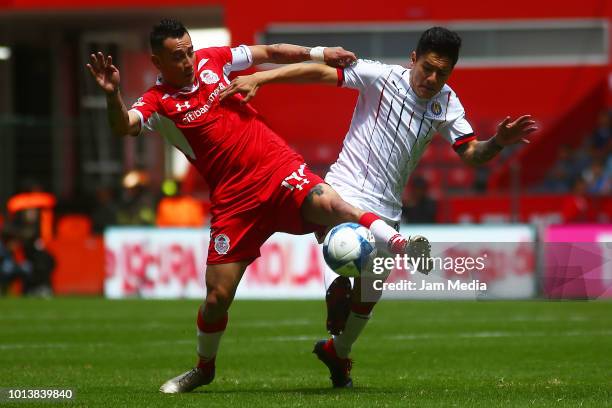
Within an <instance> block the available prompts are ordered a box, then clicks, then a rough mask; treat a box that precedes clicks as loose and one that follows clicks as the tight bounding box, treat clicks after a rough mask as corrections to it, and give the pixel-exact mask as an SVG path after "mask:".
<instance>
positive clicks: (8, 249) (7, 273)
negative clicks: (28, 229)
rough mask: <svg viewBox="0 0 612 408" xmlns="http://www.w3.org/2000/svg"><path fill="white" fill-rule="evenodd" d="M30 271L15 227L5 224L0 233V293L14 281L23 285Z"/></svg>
mask: <svg viewBox="0 0 612 408" xmlns="http://www.w3.org/2000/svg"><path fill="white" fill-rule="evenodd" d="M29 273H30V264H29V263H28V262H27V261H26V259H25V257H24V256H23V251H22V249H21V245H20V242H19V238H18V236H17V234H16V231H15V229H14V228H13V227H12V226H11V225H8V224H7V225H5V226H4V227H3V229H2V232H1V234H0V295H5V294H6V293H7V291H8V289H9V287H10V285H11V284H12V283H13V282H14V281H17V280H18V281H21V282H22V285H23V286H25V282H26V280H27V276H28V275H29Z"/></svg>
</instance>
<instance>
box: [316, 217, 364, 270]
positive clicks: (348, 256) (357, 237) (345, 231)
mask: <svg viewBox="0 0 612 408" xmlns="http://www.w3.org/2000/svg"><path fill="white" fill-rule="evenodd" d="M375 256H376V245H375V244H374V236H373V235H372V232H370V230H369V229H367V228H366V227H364V226H362V225H359V224H356V223H352V222H347V223H344V224H340V225H337V226H335V227H334V228H332V229H331V231H329V233H328V234H327V236H326V237H325V241H323V258H324V259H325V262H326V263H327V265H328V266H329V267H330V268H331V269H332V270H333V271H334V272H336V273H337V274H338V275H342V276H346V277H349V278H354V277H357V276H360V275H361V273H362V271H365V270H367V268H368V266H369V264H371V262H372V260H373V259H374V257H375Z"/></svg>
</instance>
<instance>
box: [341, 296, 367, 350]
mask: <svg viewBox="0 0 612 408" xmlns="http://www.w3.org/2000/svg"><path fill="white" fill-rule="evenodd" d="M373 307H374V303H366V304H361V303H360V304H353V305H352V307H351V312H350V313H349V316H348V319H347V320H346V325H345V326H344V331H343V332H342V333H341V334H339V335H337V336H334V348H335V349H336V355H337V356H338V357H340V358H348V356H349V353H350V352H351V347H352V346H353V343H355V341H357V338H358V337H359V335H360V334H361V332H362V331H363V329H364V328H365V326H366V324H367V323H368V321H369V320H370V317H371V316H372V308H373Z"/></svg>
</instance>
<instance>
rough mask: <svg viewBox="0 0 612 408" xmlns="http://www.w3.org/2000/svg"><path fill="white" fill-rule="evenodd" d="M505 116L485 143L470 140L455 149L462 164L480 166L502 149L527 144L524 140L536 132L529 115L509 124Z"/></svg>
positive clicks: (527, 141) (533, 122) (508, 118)
mask: <svg viewBox="0 0 612 408" xmlns="http://www.w3.org/2000/svg"><path fill="white" fill-rule="evenodd" d="M510 120H511V119H510V117H509V116H507V117H506V118H505V119H504V120H503V121H502V122H501V123H500V124H499V125H498V126H497V132H496V133H495V135H494V136H493V137H492V138H490V139H489V140H486V141H477V140H472V141H471V142H468V143H465V144H463V145H461V146H459V147H458V148H457V154H458V155H459V156H460V157H461V158H462V159H463V161H464V162H466V163H468V164H471V165H475V166H477V165H481V164H484V163H486V162H488V161H489V160H491V159H492V158H494V157H495V156H497V154H498V153H499V152H501V151H502V150H503V148H504V147H506V146H510V145H513V144H517V143H521V142H523V143H529V140H527V139H525V138H526V137H527V136H528V135H529V134H531V133H533V132H535V131H536V130H538V128H537V127H536V125H535V121H534V120H533V119H532V117H531V115H523V116H521V117H519V118H518V119H516V120H515V121H513V122H511V121H510Z"/></svg>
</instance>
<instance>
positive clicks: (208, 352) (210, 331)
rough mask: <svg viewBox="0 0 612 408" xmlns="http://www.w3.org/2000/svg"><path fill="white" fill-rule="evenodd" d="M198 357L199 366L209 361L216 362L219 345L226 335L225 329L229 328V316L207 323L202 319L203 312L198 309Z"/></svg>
mask: <svg viewBox="0 0 612 408" xmlns="http://www.w3.org/2000/svg"><path fill="white" fill-rule="evenodd" d="M197 326H198V347H197V351H198V356H199V358H200V361H199V362H198V365H202V364H204V363H207V362H209V361H212V360H214V358H215V356H216V355H217V351H219V344H220V343H221V337H222V336H223V333H225V327H226V326H227V314H225V316H223V317H222V318H221V319H219V320H218V321H215V322H212V323H207V322H205V321H204V319H203V318H202V311H201V309H198V320H197Z"/></svg>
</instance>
